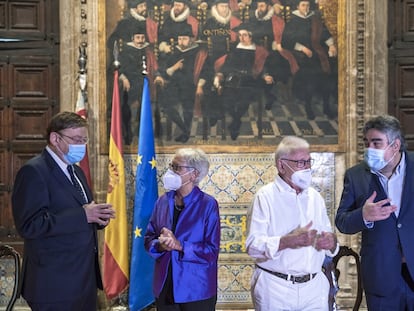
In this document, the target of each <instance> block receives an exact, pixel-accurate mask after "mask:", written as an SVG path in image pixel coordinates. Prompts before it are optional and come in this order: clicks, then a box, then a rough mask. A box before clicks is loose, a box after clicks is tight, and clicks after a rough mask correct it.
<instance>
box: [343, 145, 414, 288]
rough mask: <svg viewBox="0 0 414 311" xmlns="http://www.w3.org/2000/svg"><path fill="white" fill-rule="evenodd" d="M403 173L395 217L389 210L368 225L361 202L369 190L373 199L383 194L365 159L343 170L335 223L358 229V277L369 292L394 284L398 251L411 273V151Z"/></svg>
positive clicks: (413, 253)
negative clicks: (360, 234) (373, 194)
mask: <svg viewBox="0 0 414 311" xmlns="http://www.w3.org/2000/svg"><path fill="white" fill-rule="evenodd" d="M405 174H406V175H405V180H404V186H403V189H402V198H401V207H400V213H399V216H398V218H396V217H395V215H394V214H392V215H391V216H390V217H389V218H388V219H386V220H382V221H376V222H375V223H374V227H373V228H372V229H368V228H367V227H366V225H365V223H364V221H363V219H362V206H363V205H364V203H365V201H366V200H367V199H368V197H370V196H371V195H372V193H373V191H376V192H377V197H376V198H375V201H379V200H382V199H385V198H386V197H387V195H386V193H385V192H384V189H383V188H382V186H381V183H380V181H379V179H378V177H377V176H376V175H375V174H372V173H371V171H370V169H369V167H368V166H367V164H366V163H365V162H363V163H360V164H358V165H356V166H354V167H352V168H350V169H348V170H347V171H346V173H345V180H344V190H343V193H342V197H341V201H340V204H339V208H338V211H337V214H336V219H335V224H336V226H337V228H338V229H339V231H341V232H342V233H346V234H354V233H357V232H362V244H361V265H362V269H361V270H362V280H363V286H364V289H365V291H366V292H367V293H369V294H374V295H380V296H381V295H385V294H389V293H391V292H392V291H393V290H394V289H395V287H396V286H398V284H399V279H400V277H401V260H402V254H404V256H405V259H406V261H407V265H408V269H409V271H410V274H411V276H412V277H413V276H414V247H413V246H414V154H410V153H406V172H405Z"/></svg>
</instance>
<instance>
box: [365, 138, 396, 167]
mask: <svg viewBox="0 0 414 311" xmlns="http://www.w3.org/2000/svg"><path fill="white" fill-rule="evenodd" d="M391 145H392V143H391V144H389V145H388V146H387V148H385V149H375V148H366V149H365V152H364V159H365V162H367V164H368V166H369V167H370V168H371V169H372V170H373V171H375V172H378V171H380V170H382V169H383V168H384V167H385V166H386V165H387V164H388V163H390V162H391V160H392V159H393V158H394V156H395V153H394V155H393V156H392V157H391V159H389V160H388V161H386V160H385V159H384V154H385V151H386V150H387V149H388V147H389V146H391Z"/></svg>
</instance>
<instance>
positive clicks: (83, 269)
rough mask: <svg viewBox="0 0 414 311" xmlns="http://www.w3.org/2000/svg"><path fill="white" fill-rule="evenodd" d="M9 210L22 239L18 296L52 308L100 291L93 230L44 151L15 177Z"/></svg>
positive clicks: (67, 182)
mask: <svg viewBox="0 0 414 311" xmlns="http://www.w3.org/2000/svg"><path fill="white" fill-rule="evenodd" d="M75 172H76V174H77V176H78V177H79V179H80V180H81V182H82V185H83V187H84V189H85V191H86V194H87V196H88V201H89V202H90V201H92V193H91V191H90V189H89V187H88V185H87V182H86V178H85V175H84V174H83V172H82V170H81V169H80V167H78V166H76V165H75ZM12 209H13V217H14V221H15V225H16V229H17V231H18V232H19V234H20V235H21V236H22V237H23V238H24V254H23V267H22V284H21V293H22V296H23V297H24V298H25V299H26V300H27V301H30V302H34V303H57V302H62V301H69V300H71V299H76V298H78V297H79V296H80V295H84V294H85V293H87V291H90V293H91V294H92V293H94V294H95V295H96V289H97V287H99V288H102V281H101V275H100V272H99V264H98V245H97V235H96V225H95V224H88V222H87V219H86V215H85V211H84V209H83V208H82V199H81V198H80V194H79V193H78V192H77V191H76V189H75V187H74V186H73V185H72V183H71V182H70V180H69V179H68V177H66V175H65V174H64V173H63V172H62V170H61V169H60V167H59V166H58V165H57V163H56V162H55V161H54V160H53V158H52V157H51V156H50V154H49V153H48V152H47V151H46V150H44V151H43V152H42V154H40V155H39V156H36V157H34V158H33V159H31V160H29V161H28V162H27V163H25V165H24V166H23V167H22V168H21V169H20V170H19V172H18V173H17V176H16V179H15V183H14V188H13V195H12Z"/></svg>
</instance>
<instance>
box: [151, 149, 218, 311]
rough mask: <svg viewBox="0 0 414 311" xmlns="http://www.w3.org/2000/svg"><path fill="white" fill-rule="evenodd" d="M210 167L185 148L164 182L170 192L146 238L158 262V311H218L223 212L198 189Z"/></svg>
mask: <svg viewBox="0 0 414 311" xmlns="http://www.w3.org/2000/svg"><path fill="white" fill-rule="evenodd" d="M209 166H210V164H209V161H208V157H207V155H206V154H205V153H204V152H203V151H202V150H200V149H193V148H182V149H178V150H177V151H176V153H175V155H174V158H173V160H172V162H171V163H170V166H169V169H168V170H167V172H166V174H165V175H164V176H163V183H164V187H165V189H166V190H167V192H166V193H165V194H164V195H162V196H161V197H160V198H158V200H157V202H156V203H155V208H154V211H153V213H152V216H151V219H150V221H149V224H148V228H147V231H146V233H145V248H146V250H147V251H148V253H149V254H150V256H152V257H153V258H154V259H155V271H154V282H153V291H154V295H155V297H156V306H157V310H158V311H165V310H171V311H173V310H177V311H194V310H197V311H214V310H215V305H216V301H217V261H218V255H219V250H220V216H219V207H218V203H217V201H216V199H214V198H213V197H212V196H210V195H208V194H207V193H204V192H203V191H201V190H200V188H199V187H198V184H199V182H200V181H201V180H202V179H203V178H204V177H205V176H206V175H207V173H208V169H209Z"/></svg>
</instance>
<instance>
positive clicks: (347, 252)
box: [332, 246, 362, 311]
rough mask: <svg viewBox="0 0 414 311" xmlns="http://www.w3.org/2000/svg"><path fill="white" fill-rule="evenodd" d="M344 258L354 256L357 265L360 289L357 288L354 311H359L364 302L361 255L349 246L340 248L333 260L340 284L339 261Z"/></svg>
mask: <svg viewBox="0 0 414 311" xmlns="http://www.w3.org/2000/svg"><path fill="white" fill-rule="evenodd" d="M344 256H352V257H354V259H355V264H356V269H357V281H358V284H357V285H358V288H357V295H356V299H355V303H354V307H353V309H352V310H353V311H358V310H359V307H360V305H361V302H362V279H361V263H360V260H359V255H358V254H357V253H356V252H355V251H354V250H353V249H352V248H350V247H348V246H341V247H340V248H339V252H338V254H337V255H336V256H335V257H334V258H333V259H332V263H333V265H334V267H335V272H334V273H335V277H336V281H337V282H338V280H339V277H340V271H339V269H338V268H337V266H338V261H339V260H340V259H341V258H342V257H344Z"/></svg>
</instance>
